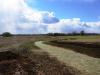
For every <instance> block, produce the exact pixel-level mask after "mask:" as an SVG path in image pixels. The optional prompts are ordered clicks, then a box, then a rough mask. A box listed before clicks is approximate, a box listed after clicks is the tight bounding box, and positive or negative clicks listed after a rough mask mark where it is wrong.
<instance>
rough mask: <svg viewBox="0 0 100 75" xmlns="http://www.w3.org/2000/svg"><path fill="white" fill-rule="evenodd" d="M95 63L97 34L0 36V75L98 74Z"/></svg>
mask: <svg viewBox="0 0 100 75" xmlns="http://www.w3.org/2000/svg"><path fill="white" fill-rule="evenodd" d="M81 59H82V60H81ZM99 64H100V36H99V35H98V36H43V35H36V36H12V37H0V75H99V74H100V65H99ZM91 65H92V66H91ZM85 68H86V69H85ZM89 69H90V70H89ZM83 70H84V71H83ZM85 70H89V71H85Z"/></svg>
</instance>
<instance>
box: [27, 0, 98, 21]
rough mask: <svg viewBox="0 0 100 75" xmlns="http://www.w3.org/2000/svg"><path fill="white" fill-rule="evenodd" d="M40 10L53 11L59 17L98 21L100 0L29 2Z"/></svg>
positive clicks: (39, 0) (45, 0) (44, 0)
mask: <svg viewBox="0 0 100 75" xmlns="http://www.w3.org/2000/svg"><path fill="white" fill-rule="evenodd" d="M28 4H29V5H30V6H31V7H33V8H34V7H36V8H37V9H39V10H45V11H53V12H55V14H56V16H57V17H59V18H73V17H76V18H81V20H83V21H98V20H100V19H99V18H98V17H99V16H100V0H38V1H37V3H36V5H34V3H33V2H31V3H28Z"/></svg>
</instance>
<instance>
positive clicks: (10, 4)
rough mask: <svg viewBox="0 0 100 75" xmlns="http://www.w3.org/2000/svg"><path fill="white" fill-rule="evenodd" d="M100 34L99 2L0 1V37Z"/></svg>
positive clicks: (65, 0)
mask: <svg viewBox="0 0 100 75" xmlns="http://www.w3.org/2000/svg"><path fill="white" fill-rule="evenodd" d="M81 30H84V31H85V32H87V33H100V0H0V34H1V33H3V32H11V33H14V34H37V33H49V32H63V33H70V32H74V31H75V32H80V31H81Z"/></svg>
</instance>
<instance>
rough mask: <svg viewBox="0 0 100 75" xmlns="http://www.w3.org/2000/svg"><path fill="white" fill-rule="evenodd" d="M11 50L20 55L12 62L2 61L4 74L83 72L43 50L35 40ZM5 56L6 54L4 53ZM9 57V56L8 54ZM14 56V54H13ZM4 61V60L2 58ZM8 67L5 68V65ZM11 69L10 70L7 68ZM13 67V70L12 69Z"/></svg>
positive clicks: (53, 74) (51, 74)
mask: <svg viewBox="0 0 100 75" xmlns="http://www.w3.org/2000/svg"><path fill="white" fill-rule="evenodd" d="M10 49H11V52H12V53H14V54H15V55H18V59H15V61H11V62H10V63H9V62H7V63H2V64H1V65H0V66H1V67H0V69H3V70H4V71H0V73H2V74H5V73H6V74H7V75H15V74H16V73H17V70H18V73H20V74H21V72H22V74H23V75H80V74H81V72H80V71H78V70H77V69H76V68H73V67H71V66H66V65H65V64H64V63H62V62H60V61H58V60H57V59H56V58H54V57H50V56H49V54H48V53H46V52H43V51H41V50H40V49H39V48H38V47H36V46H35V45H34V42H26V43H23V44H21V45H19V46H18V47H14V48H10ZM2 56H4V55H2ZM7 57H8V56H7ZM11 57H14V56H11ZM2 61H4V60H2ZM7 65H9V66H8V68H5V66H7ZM7 69H9V70H7ZM12 69H13V71H12Z"/></svg>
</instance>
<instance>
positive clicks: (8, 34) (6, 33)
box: [2, 32, 12, 37]
mask: <svg viewBox="0 0 100 75" xmlns="http://www.w3.org/2000/svg"><path fill="white" fill-rule="evenodd" d="M2 36H3V37H11V36H12V34H11V33H9V32H4V33H3V34H2Z"/></svg>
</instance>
